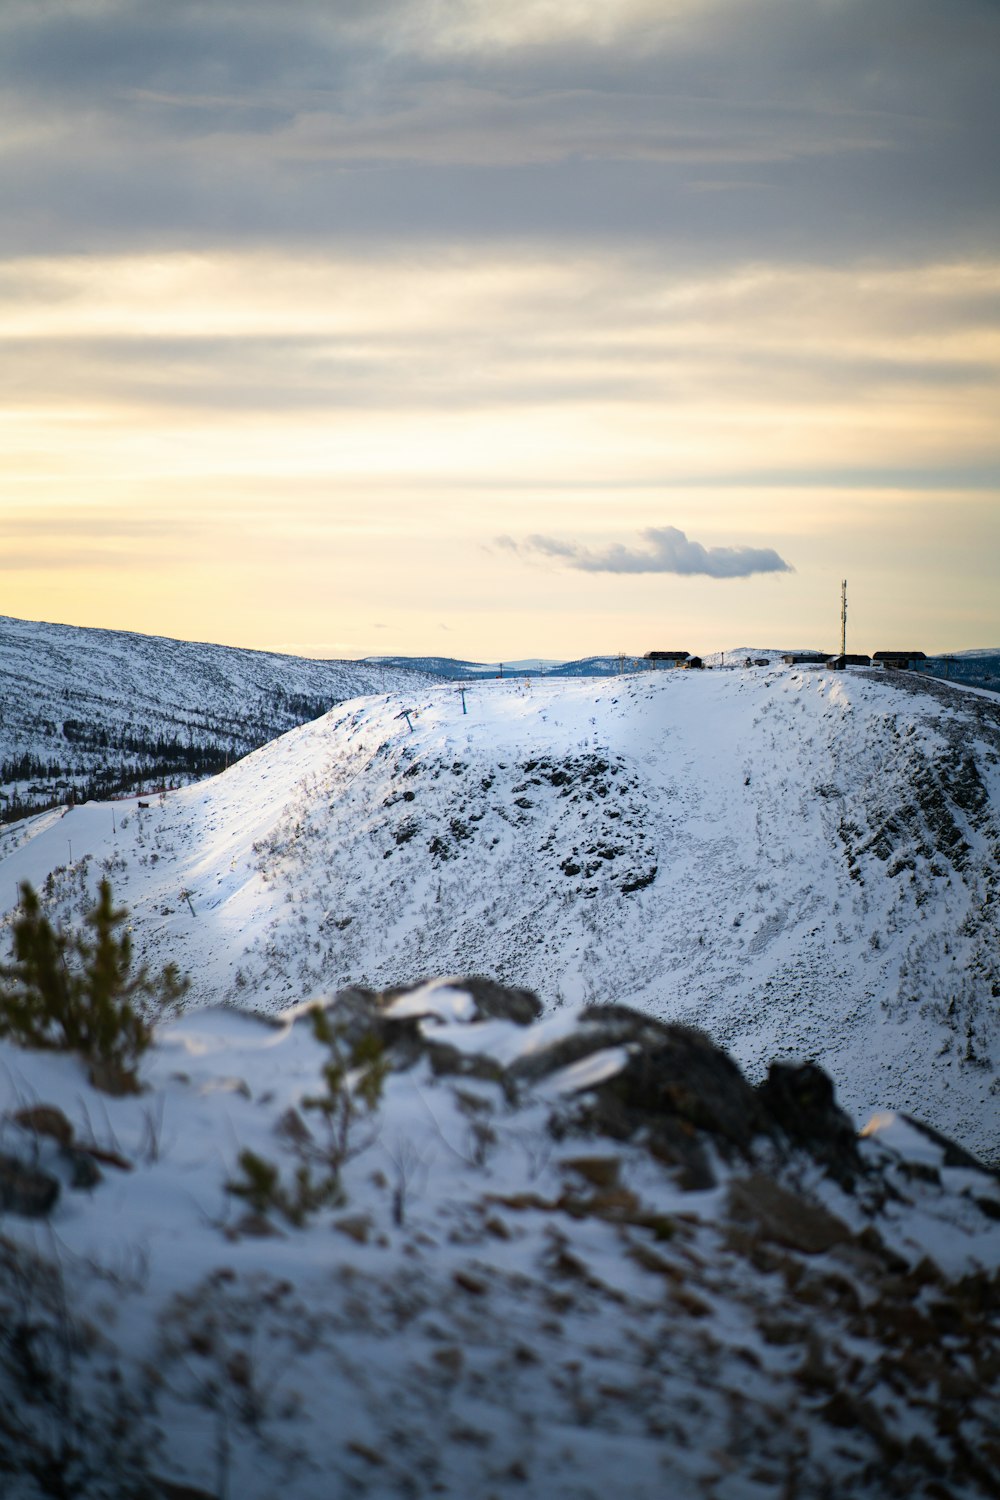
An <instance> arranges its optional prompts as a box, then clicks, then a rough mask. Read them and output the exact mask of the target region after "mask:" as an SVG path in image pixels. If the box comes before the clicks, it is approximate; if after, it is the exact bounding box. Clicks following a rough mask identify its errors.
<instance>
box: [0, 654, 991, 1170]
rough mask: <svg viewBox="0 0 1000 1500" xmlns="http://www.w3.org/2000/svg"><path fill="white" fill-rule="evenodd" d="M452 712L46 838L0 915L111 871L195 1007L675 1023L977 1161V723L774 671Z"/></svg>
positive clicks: (259, 760) (90, 891)
mask: <svg viewBox="0 0 1000 1500" xmlns="http://www.w3.org/2000/svg"><path fill="white" fill-rule="evenodd" d="M464 703H465V708H466V710H467V711H466V712H464V713H463V698H462V695H461V694H460V693H459V692H457V691H456V690H455V689H454V688H451V687H436V688H426V687H424V688H421V689H420V691H419V692H418V693H416V694H413V695H410V696H408V697H406V698H398V697H393V696H389V697H382V698H377V699H373V698H369V699H365V700H360V701H356V702H353V703H350V704H347V705H342V706H341V707H340V708H338V709H335V710H334V711H333V712H331V713H330V714H328V715H326V716H325V717H324V718H322V719H320V720H318V721H316V722H315V723H312V724H309V725H305V726H303V727H301V728H300V729H297V730H294V731H292V732H291V733H290V734H288V735H286V736H284V737H283V738H282V739H280V740H278V741H276V742H275V743H273V744H271V745H268V746H266V747H264V748H263V749H262V750H260V751H258V752H256V753H255V754H253V755H251V756H249V757H247V759H246V760H244V761H242V762H241V763H240V764H239V765H237V766H235V767H233V768H231V769H230V770H229V771H228V772H227V773H226V774H224V775H222V776H219V777H217V778H215V779H214V780H212V781H210V782H206V783H202V784H201V785H199V786H196V787H190V788H187V789H185V790H183V791H181V792H177V793H174V794H171V795H169V796H168V797H167V798H166V799H162V800H161V799H154V800H153V801H152V803H151V805H150V806H149V807H148V808H145V809H143V810H141V811H140V810H137V809H135V808H134V807H133V809H132V810H131V811H129V812H128V813H127V814H125V815H124V816H123V807H122V806H121V805H120V806H118V807H117V809H115V808H113V807H112V806H110V805H100V804H90V805H88V806H85V807H78V808H75V809H73V810H72V811H71V812H69V813H68V814H67V815H66V816H65V817H60V816H59V814H58V813H57V812H52V813H49V814H46V815H45V816H44V817H42V818H40V819H38V820H36V821H34V822H32V823H28V824H26V825H24V826H23V827H19V829H18V830H15V831H14V832H13V834H12V835H10V836H9V840H10V843H13V841H14V839H19V840H20V843H19V846H18V847H17V848H12V849H11V852H10V853H9V854H8V856H7V858H6V859H0V909H2V907H3V906H7V907H8V908H10V907H12V906H13V904H14V902H15V900H16V898H17V887H18V882H19V881H20V880H22V879H25V878H27V879H30V880H31V881H32V882H33V883H34V884H35V885H36V886H38V887H46V884H47V889H48V893H49V894H48V899H49V902H50V905H51V906H52V908H53V910H54V911H55V912H57V913H61V914H62V915H63V916H64V917H65V918H66V919H67V920H77V919H78V918H79V915H80V914H81V912H82V911H83V910H84V908H85V907H86V906H87V905H88V904H90V903H91V902H92V900H93V897H94V895H95V894H96V885H97V880H98V878H99V877H100V875H101V874H102V873H104V872H108V873H109V874H110V877H111V880H112V883H113V885H114V889H115V895H116V897H117V898H118V899H119V900H121V901H124V903H125V904H126V905H127V906H128V907H129V908H130V910H131V911H132V914H133V936H134V938H135V941H136V944H137V948H138V949H139V950H140V952H141V953H142V954H143V955H144V956H145V957H147V958H148V959H149V960H150V962H151V963H152V964H153V965H154V966H155V967H160V966H161V965H162V964H164V963H166V962H168V961H171V960H173V961H176V962H177V963H178V964H179V966H180V968H181V969H182V970H183V971H185V972H187V973H188V974H189V975H190V976H191V979H192V993H191V1001H192V1003H203V1004H206V1003H212V1002H218V1001H220V1000H227V1001H230V1002H232V1003H235V1004H238V1005H240V1006H242V1007H245V1008H247V1009H254V1010H264V1011H269V1012H274V1011H276V1010H278V1009H280V1008H282V1007H283V1006H286V1005H288V1004H290V1003H295V1002H298V1001H300V1000H302V999H303V998H307V997H308V996H309V995H311V994H316V993H324V992H325V993H331V992H332V991H334V990H335V989H337V988H340V987H342V986H344V985H347V984H354V983H357V984H367V985H371V986H374V987H384V986H385V985H387V984H395V983H402V982H407V981H410V980H415V979H417V978H420V977H421V976H422V975H424V974H427V973H441V972H480V973H486V974H489V975H492V976H493V977H495V978H497V979H499V980H501V981H504V982H507V983H513V984H522V985H527V986H528V987H530V988H532V989H535V990H537V991H538V993H540V994H542V995H543V996H544V997H545V999H546V1003H547V1004H548V1005H549V1006H550V1007H552V1008H553V1009H556V1008H558V1007H559V1006H561V1005H564V1004H572V1003H579V1002H585V1001H591V1002H602V1003H604V1002H614V1003H626V1004H630V1005H634V1006H636V1007H638V1008H640V1009H642V1010H643V1011H646V1012H647V1013H649V1014H650V1015H653V1016H656V1017H660V1018H669V1019H676V1020H681V1021H686V1022H689V1023H692V1024H695V1025H698V1026H701V1027H704V1028H705V1029H706V1030H708V1031H709V1032H710V1034H711V1035H712V1036H713V1037H714V1038H715V1039H716V1040H717V1041H719V1042H721V1043H722V1044H724V1045H725V1046H727V1047H728V1048H730V1049H731V1050H732V1052H733V1054H734V1055H735V1056H736V1057H737V1059H738V1060H739V1062H740V1063H741V1065H742V1066H744V1067H745V1068H747V1069H748V1070H749V1073H750V1075H751V1076H752V1077H759V1076H760V1072H761V1069H762V1068H763V1067H764V1066H766V1063H767V1062H768V1060H770V1059H771V1058H773V1057H786V1058H801V1057H814V1058H816V1059H817V1060H818V1061H820V1062H821V1063H822V1065H823V1066H824V1067H825V1068H827V1069H828V1070H829V1071H830V1073H831V1074H832V1076H833V1077H834V1079H835V1081H836V1084H837V1088H838V1092H839V1094H840V1097H841V1098H842V1099H843V1100H844V1102H845V1104H846V1106H847V1107H848V1108H849V1109H850V1110H851V1111H852V1112H853V1113H854V1114H856V1115H857V1116H858V1117H860V1118H867V1117H868V1115H869V1114H870V1113H871V1112H872V1111H873V1110H876V1109H905V1110H909V1111H912V1112H913V1113H915V1114H918V1115H919V1116H920V1117H921V1118H923V1119H926V1120H928V1121H929V1122H930V1123H932V1124H934V1125H936V1126H938V1127H939V1128H941V1129H943V1130H945V1131H946V1132H947V1133H948V1134H950V1135H952V1136H954V1137H955V1138H956V1139H959V1140H961V1141H962V1142H963V1143H965V1144H966V1145H967V1146H969V1147H970V1148H971V1149H975V1150H977V1151H979V1152H981V1153H985V1154H986V1155H987V1156H989V1157H990V1158H991V1159H994V1158H995V1157H996V1153H997V1128H996V1123H997V1101H998V1095H997V1092H996V1089H997V1085H996V1081H995V1080H996V1064H997V1061H998V1058H997V1032H996V1018H997V996H998V994H1000V891H998V850H1000V813H998V808H1000V706H998V705H997V704H996V702H995V701H994V700H992V699H990V698H988V697H986V696H976V695H974V694H971V693H968V692H962V691H957V690H954V689H951V688H948V687H946V686H942V685H936V684H933V683H928V682H926V681H918V680H915V679H913V678H911V677H910V676H909V675H908V674H905V673H896V674H892V676H888V675H886V676H881V675H879V674H877V673H875V672H864V673H853V672H846V673H843V672H841V673H835V672H827V671H822V670H821V671H809V670H799V671H796V670H791V669H783V668H775V669H762V670H760V671H758V672H742V671H732V672H728V671H713V672H703V673H694V672H673V673H666V672H664V673H656V674H648V675H646V676H643V677H638V678H636V677H633V678H627V679H624V680H609V681H601V682H570V683H562V682H560V683H543V682H537V681H536V682H534V683H531V684H527V683H524V682H521V683H512V682H490V683H484V684H478V685H476V686H475V687H474V688H466V690H465V695H464ZM404 710H407V711H410V712H409V718H407V717H404V716H403V711H404ZM411 725H412V730H411V727H410V726H411ZM4 852H5V845H4V844H3V842H2V841H0V855H2V854H3V853H4ZM71 856H72V862H71Z"/></svg>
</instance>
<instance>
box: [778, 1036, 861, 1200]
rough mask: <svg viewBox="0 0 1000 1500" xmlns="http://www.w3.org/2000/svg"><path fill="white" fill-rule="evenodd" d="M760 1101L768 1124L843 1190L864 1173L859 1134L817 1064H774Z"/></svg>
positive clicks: (831, 1084) (826, 1076) (831, 1085)
mask: <svg viewBox="0 0 1000 1500" xmlns="http://www.w3.org/2000/svg"><path fill="white" fill-rule="evenodd" d="M757 1096H758V1099H759V1101H760V1103H761V1104H762V1105H763V1107H764V1110H765V1111H766V1112H767V1114H768V1115H769V1116H770V1119H771V1120H772V1121H773V1122H774V1124H775V1125H776V1126H777V1127H778V1128H779V1129H780V1130H781V1132H782V1133H783V1134H784V1135H785V1137H786V1138H787V1139H788V1140H789V1141H790V1142H791V1143H792V1144H793V1145H795V1146H802V1147H805V1149H806V1150H807V1151H808V1152H809V1153H810V1155H811V1156H813V1157H815V1158H816V1160H817V1161H819V1162H821V1163H822V1164H823V1165H824V1166H825V1167H826V1168H827V1170H828V1171H829V1172H830V1174H831V1175H832V1176H833V1177H835V1178H837V1180H838V1181H839V1182H841V1183H842V1184H843V1185H844V1186H847V1185H849V1184H850V1183H851V1182H853V1181H854V1178H855V1177H856V1176H857V1175H858V1173H859V1172H860V1171H861V1158H860V1156H859V1155H858V1146H857V1135H856V1132H855V1129H854V1125H853V1122H852V1121H851V1119H850V1117H849V1116H848V1115H846V1114H845V1113H844V1111H843V1110H842V1109H841V1108H840V1106H839V1105H838V1104H837V1100H836V1096H835V1094H834V1088H833V1083H832V1082H831V1080H830V1078H829V1076H828V1075H827V1074H826V1073H824V1071H823V1069H822V1068H820V1067H818V1066H817V1065H816V1063H813V1062H807V1063H801V1064H793V1063H781V1062H773V1063H772V1064H771V1066H770V1068H769V1069H768V1074H767V1077H766V1079H765V1080H764V1082H763V1083H762V1084H760V1085H759V1086H758V1088H757Z"/></svg>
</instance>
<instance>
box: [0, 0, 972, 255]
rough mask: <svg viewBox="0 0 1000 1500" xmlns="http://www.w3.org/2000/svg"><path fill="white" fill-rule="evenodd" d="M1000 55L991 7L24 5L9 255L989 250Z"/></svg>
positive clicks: (910, 0)
mask: <svg viewBox="0 0 1000 1500" xmlns="http://www.w3.org/2000/svg"><path fill="white" fill-rule="evenodd" d="M998 46H1000V8H998V7H997V6H995V5H987V4H985V3H983V0H951V4H949V5H948V6H947V7H944V6H941V5H940V3H939V0H937V3H935V0H882V3H881V4H880V5H879V6H878V7H877V8H875V7H872V6H871V5H870V4H863V3H860V0H838V3H836V4H829V5H825V6H803V5H802V4H801V0H754V3H753V4H750V3H748V0H611V3H609V0H605V3H603V4H602V3H600V0H563V3H561V4H555V3H551V4H550V3H542V0H512V3H511V4H509V5H503V6H499V7H498V6H496V4H495V3H488V0H366V3H357V0H338V3H337V4H336V5H333V6H317V5H316V4H315V3H314V0H281V3H278V0H241V3H236V0H217V3H213V4H212V5H211V6H209V5H206V4H204V0H171V4H170V5H169V6H167V5H156V4H155V3H151V0H114V3H110V0H75V3H74V5H73V6H72V7H68V6H66V5H41V4H38V3H37V0H35V3H30V4H28V3H25V0H6V3H5V5H4V6H3V7H0V94H2V95H3V96H4V97H5V98H6V99H7V100H8V103H7V104H6V105H4V106H2V107H0V108H2V111H3V112H2V113H0V196H2V198H3V201H4V206H5V210H6V212H5V214H4V222H3V231H2V243H3V245H5V246H6V247H7V253H8V254H36V253H42V252H45V253H53V252H57V251H59V250H87V251H89V252H94V251H98V250H101V249H117V250H121V249H125V248H129V247H141V246H146V247H149V248H159V247H162V246H164V245H186V246H191V245H205V244H209V245H211V246H213V247H216V248H217V247H219V246H221V245H243V246H250V245H260V244H268V245H276V244H285V245H288V246H289V247H293V246H300V247H301V246H302V245H304V244H315V243H326V242H327V241H328V240H329V238H330V236H331V235H335V236H336V237H337V239H338V240H339V241H341V242H343V241H344V240H345V238H348V237H350V238H353V239H356V240H359V241H362V242H364V243H365V244H373V245H378V244H383V245H384V244H398V243H399V242H400V239H401V237H405V238H406V239H408V240H409V241H411V242H414V241H420V240H423V241H426V242H431V243H433V242H441V241H455V240H458V241H460V242H468V241H470V240H472V241H476V240H481V239H487V240H489V241H490V242H491V243H495V242H497V241H499V240H505V241H510V242H516V241H517V240H519V239H522V238H525V237H535V238H542V239H550V240H556V241H559V242H563V243H564V242H566V241H567V240H570V239H572V238H574V237H590V238H597V239H599V240H600V241H602V242H606V241H608V240H617V241H620V242H621V241H625V242H645V243H650V244H656V245H669V247H670V249H671V251H672V253H673V255H674V257H675V260H676V258H677V257H678V256H686V258H687V259H688V260H689V262H694V263H697V264H699V265H701V264H704V262H705V258H706V256H709V255H710V256H713V257H714V258H715V259H717V260H726V259H732V258H733V254H734V247H735V249H736V252H737V257H738V258H739V259H742V260H747V259H756V258H759V257H763V256H769V255H780V256H784V257H786V258H787V257H789V256H792V257H796V258H800V259H810V258H812V259H823V258H829V257H830V256H831V255H836V253H837V252H838V250H839V251H841V252H842V253H852V254H858V255H864V256H865V257H871V256H872V255H878V254H882V253H885V251H886V250H890V251H897V252H898V251H903V252H905V253H906V254H907V255H910V256H915V257H920V258H928V257H929V256H934V255H941V254H945V253H947V254H955V255H961V254H965V255H968V254H977V253H982V251H983V249H984V247H988V246H992V245H995V243H996V239H997V232H998V227H997V226H998V219H1000V210H998V204H1000V191H998V157H997V153H996V151H995V150H994V148H993V142H994V141H995V139H996V138H997V134H998V132H1000V93H998V91H997V90H996V87H995V71H996V70H995V65H994V61H993V60H994V58H995V57H996V54H997V48H998Z"/></svg>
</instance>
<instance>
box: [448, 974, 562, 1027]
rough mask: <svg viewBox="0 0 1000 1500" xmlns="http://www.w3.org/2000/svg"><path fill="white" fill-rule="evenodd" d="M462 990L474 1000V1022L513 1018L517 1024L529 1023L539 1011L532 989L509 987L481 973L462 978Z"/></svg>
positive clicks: (537, 1016) (538, 1014)
mask: <svg viewBox="0 0 1000 1500" xmlns="http://www.w3.org/2000/svg"><path fill="white" fill-rule="evenodd" d="M462 989H464V990H467V991H468V992H469V994H470V995H471V996H472V998H473V1000H474V1001H475V1002H476V1020H477V1021H485V1020H502V1021H513V1022H514V1024H515V1025H517V1026H530V1025H531V1023H532V1021H537V1020H538V1018H539V1016H540V1015H541V1014H542V1002H541V1001H540V1000H539V998H538V996H537V995H536V994H535V993H534V992H533V991H532V990H522V989H512V988H510V987H508V986H507V985H504V984H497V983H496V982H495V981H494V980H492V979H487V978H485V977H484V976H483V975H481V974H474V975H473V976H472V977H471V978H470V979H463V980H462Z"/></svg>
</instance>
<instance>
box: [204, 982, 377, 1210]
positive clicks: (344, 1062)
mask: <svg viewBox="0 0 1000 1500" xmlns="http://www.w3.org/2000/svg"><path fill="white" fill-rule="evenodd" d="M312 1020H313V1029H314V1031H315V1033H316V1039H317V1041H319V1042H322V1043H323V1045H324V1046H325V1047H326V1048H327V1051H328V1057H327V1060H326V1062H325V1063H324V1064H323V1068H322V1070H321V1076H322V1079H323V1082H324V1084H325V1086H326V1088H325V1092H324V1093H322V1094H319V1095H317V1096H315V1097H311V1098H307V1099H303V1101H302V1103H303V1105H304V1107H305V1108H306V1109H310V1110H315V1111H317V1113H318V1114H319V1116H320V1118H321V1119H322V1122H323V1138H322V1139H320V1140H316V1139H314V1138H313V1137H312V1136H311V1135H308V1133H307V1138H306V1139H303V1140H301V1141H299V1143H298V1146H297V1150H298V1154H299V1158H300V1160H299V1163H298V1166H297V1167H296V1169H295V1174H294V1176H293V1178H292V1180H291V1181H290V1182H289V1181H286V1180H285V1179H283V1177H282V1175H281V1171H280V1169H279V1168H278V1167H277V1166H276V1165H275V1164H274V1163H273V1162H270V1161H268V1160H267V1159H266V1158H265V1157H262V1156H258V1155H257V1154H256V1152H254V1151H241V1152H240V1155H239V1158H238V1165H239V1168H240V1173H241V1176H240V1177H238V1178H235V1179H233V1181H231V1182H228V1183H227V1184H226V1190H227V1191H228V1192H230V1193H232V1194H233V1195H234V1196H235V1197H237V1198H242V1199H243V1200H244V1201H245V1202H247V1203H249V1205H250V1207H251V1208H252V1209H253V1210H254V1211H255V1212H256V1213H260V1214H266V1213H270V1212H272V1211H273V1212H276V1213H280V1214H281V1215H282V1216H283V1217H284V1218H285V1219H287V1220H288V1222H289V1223H290V1224H292V1225H294V1226H295V1227H296V1228H301V1226H302V1225H303V1224H305V1223H306V1221H307V1220H308V1218H309V1215H310V1214H313V1213H316V1212H318V1210H319V1209H321V1208H326V1207H330V1206H335V1205H337V1204H340V1203H343V1201H344V1190H343V1183H342V1173H343V1168H344V1166H345V1165H346V1163H347V1162H348V1161H350V1159H351V1158H352V1157H353V1156H357V1155H358V1153H359V1152H360V1151H363V1150H364V1149H365V1147H366V1146H368V1145H370V1144H371V1138H370V1137H364V1136H362V1137H361V1138H360V1139H359V1137H358V1133H357V1125H358V1122H359V1121H360V1120H361V1119H364V1118H370V1117H371V1116H372V1115H374V1114H375V1111H376V1110H377V1109H378V1106H379V1102H380V1100H381V1098H382V1089H383V1086H384V1084H385V1077H386V1073H387V1072H388V1063H387V1061H386V1058H385V1054H384V1049H383V1047H382V1043H381V1042H380V1041H379V1039H378V1038H377V1037H375V1036H373V1035H371V1034H366V1035H363V1036H361V1037H359V1038H357V1039H356V1040H355V1041H354V1042H353V1043H349V1041H348V1037H347V1031H348V1028H347V1026H346V1025H344V1024H342V1023H339V1022H336V1021H331V1019H330V1017H329V1016H328V1015H327V1013H326V1012H325V1011H323V1010H321V1009H316V1010H314V1011H313V1014H312ZM314 1169H315V1173H316V1174H318V1175H314Z"/></svg>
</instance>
